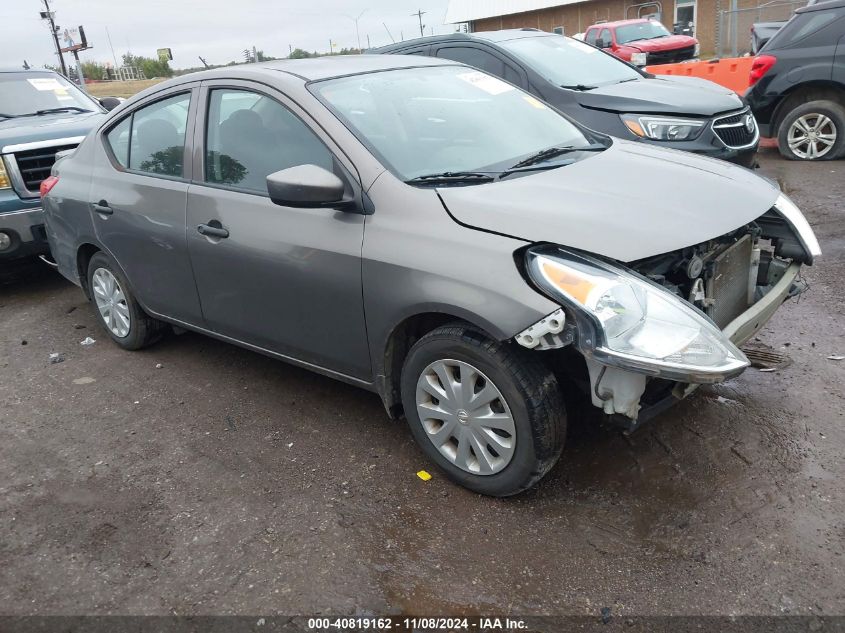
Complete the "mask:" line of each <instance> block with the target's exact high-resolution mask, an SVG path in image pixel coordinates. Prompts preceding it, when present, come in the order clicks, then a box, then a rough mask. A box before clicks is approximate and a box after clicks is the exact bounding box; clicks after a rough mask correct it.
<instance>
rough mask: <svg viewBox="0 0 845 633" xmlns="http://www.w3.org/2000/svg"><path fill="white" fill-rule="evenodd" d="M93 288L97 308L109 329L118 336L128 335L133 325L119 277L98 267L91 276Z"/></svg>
mask: <svg viewBox="0 0 845 633" xmlns="http://www.w3.org/2000/svg"><path fill="white" fill-rule="evenodd" d="M91 289H92V291H93V292H94V301H96V303H97V309H98V310H99V311H100V316H102V317H103V322H104V323H105V324H106V327H107V328H108V329H109V331H110V332H111V333H112V334H114V335H115V336H116V337H118V338H124V337H125V336H127V335H128V334H129V327H130V325H131V319H130V317H129V306H128V305H127V303H126V295H124V294H123V289H122V288H121V287H120V283H119V282H118V281H117V278H116V277H115V276H114V275H113V274H112V273H111V271H110V270H108V269H106V268H98V269H97V270H95V271H94V274H93V275H92V276H91Z"/></svg>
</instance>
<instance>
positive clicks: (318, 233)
mask: <svg viewBox="0 0 845 633" xmlns="http://www.w3.org/2000/svg"><path fill="white" fill-rule="evenodd" d="M200 98H201V100H202V103H203V107H202V108H200V110H199V112H200V114H199V115H198V118H197V126H196V130H195V133H194V138H195V143H196V145H197V148H198V149H197V152H195V165H194V178H193V184H192V185H191V187H190V190H189V192H188V222H187V227H188V250H189V253H190V257H191V262H192V265H193V269H194V277H195V279H196V287H197V290H198V292H199V296H200V302H201V304H202V312H203V316H204V319H205V322H206V327H207V328H208V329H210V330H211V331H213V332H216V333H218V334H222V335H224V336H226V337H230V338H233V339H235V340H238V341H241V342H244V343H248V344H250V345H254V346H256V347H259V348H261V349H265V350H270V351H272V352H275V353H277V354H281V355H284V356H286V357H289V358H293V359H297V360H300V361H304V362H306V363H309V364H312V365H317V366H319V367H322V368H326V369H329V370H332V371H334V372H339V373H341V374H344V375H347V376H353V377H355V378H359V379H365V380H370V379H371V371H370V357H369V352H368V347H367V337H366V329H365V326H364V308H363V300H362V295H361V290H362V289H361V244H362V240H363V234H364V216H363V215H360V214H358V213H353V212H344V211H339V210H336V209H331V208H321V209H301V208H293V207H284V206H279V205H277V204H274V203H273V202H272V201H271V200H270V198H269V196H268V194H267V188H266V176H267V175H269V174H271V173H273V172H276V171H278V170H281V169H285V168H288V167H293V166H296V165H302V164H316V165H318V166H320V167H323V168H325V169H328V170H332V171H334V172H335V173H337V174H338V175H339V176H341V178H343V179H344V180H345V181H346V182H347V183H348V184H349V185H350V186H351V187H352V188H353V190H354V189H355V188H356V187H357V182H356V181H357V177H353V175H352V174H353V173H354V168H353V167H352V166H351V164H350V163H349V162H348V160H347V159H346V157H345V156H343V155H342V154H341V153H340V151H339V149H338V148H337V147H336V146H334V144H333V143H332V141H331V139H329V138H328V137H327V136H326V135H325V133H324V132H323V131H322V130H319V131H315V128H316V126H313V127H312V125H311V124H309V123H306V122H305V121H306V120H309V121H310V119H308V117H307V116H306V115H305V113H304V112H303V111H302V110H301V109H300V108H298V106H296V105H295V104H293V103H292V102H291V101H290V100H288V99H287V98H286V97H284V96H283V95H281V94H280V93H277V92H275V91H273V90H271V89H269V88H267V87H263V86H259V85H257V84H253V83H251V82H246V81H213V82H204V84H203V88H202V91H201V97H200ZM317 129H318V128H317ZM358 195H359V196H360V195H361V194H360V191H358ZM201 226H202V227H205V228H202V229H200V228H199V227H201ZM207 227H211V228H212V229H215V230H214V231H212V232H216V233H218V235H217V236H215V235H209V234H208V233H209V232H208V230H207ZM200 231H203V232H204V233H205V234H202V233H200Z"/></svg>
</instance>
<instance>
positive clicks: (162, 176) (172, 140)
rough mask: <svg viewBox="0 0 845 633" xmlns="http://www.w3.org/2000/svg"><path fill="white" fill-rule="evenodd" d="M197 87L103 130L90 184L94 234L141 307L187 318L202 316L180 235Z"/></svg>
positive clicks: (149, 103) (154, 100)
mask: <svg viewBox="0 0 845 633" xmlns="http://www.w3.org/2000/svg"><path fill="white" fill-rule="evenodd" d="M198 90H199V83H198V82H196V83H193V84H185V85H180V86H178V87H174V88H172V89H170V90H167V91H164V92H161V93H158V94H156V95H155V96H151V97H150V98H149V99H147V100H146V101H144V102H142V103H141V104H139V106H138V107H136V108H133V109H132V110H131V111H130V112H129V113H127V114H126V115H125V116H123V117H121V118H119V119H118V120H117V121H116V122H115V123H113V124H110V125H109V126H108V127H107V128H104V130H103V131H102V132H101V133H100V139H99V140H100V141H101V143H100V145H99V147H98V148H97V150H96V158H95V160H94V170H93V177H92V180H91V187H90V190H89V201H90V208H91V215H92V217H93V220H94V227H95V231H96V234H97V237H98V238H99V240H100V243H101V244H102V245H103V246H104V247H105V249H106V250H107V251H108V252H109V253H110V254H111V255H112V256H113V257H114V259H116V260H117V263H118V264H119V265H120V266H121V268H123V271H124V272H125V273H126V276H127V278H128V280H129V283H130V284H131V285H132V288H133V290H134V292H135V295H136V296H137V297H138V299H139V300H140V302H141V303H142V305H143V306H144V307H145V308H146V309H148V310H150V311H152V312H155V313H157V314H159V315H166V316H168V317H171V318H175V319H178V320H181V321H186V322H189V323H197V322H199V321H200V320H201V318H202V314H201V312H200V304H199V297H198V296H197V292H196V288H195V286H194V279H193V273H192V271H191V264H190V260H189V257H188V248H187V241H186V238H185V212H186V209H187V202H188V185H189V178H187V177H186V174H189V173H190V169H191V146H190V145H191V144H190V140H191V138H192V135H193V130H192V128H191V126H190V122H192V121H193V116H192V114H193V110H194V108H195V102H196V98H195V97H196V94H197V91H198Z"/></svg>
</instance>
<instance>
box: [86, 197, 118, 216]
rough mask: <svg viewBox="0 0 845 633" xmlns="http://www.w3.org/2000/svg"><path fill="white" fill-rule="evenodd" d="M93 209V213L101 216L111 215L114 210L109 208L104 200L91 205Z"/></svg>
mask: <svg viewBox="0 0 845 633" xmlns="http://www.w3.org/2000/svg"><path fill="white" fill-rule="evenodd" d="M91 206H92V207H94V211H96V212H97V213H100V214H102V215H111V214H113V213H114V209H112V208H111V207H110V206H109V203H108V202H106V201H105V200H100V201H99V202H95V203H93V204H92V205H91Z"/></svg>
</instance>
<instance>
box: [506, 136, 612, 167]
mask: <svg viewBox="0 0 845 633" xmlns="http://www.w3.org/2000/svg"><path fill="white" fill-rule="evenodd" d="M605 149H607V148H606V147H605V146H604V145H600V144H598V143H593V144H591V145H584V146H582V147H575V146H574V145H561V146H558V147H547V148H546V149H542V150H540V151H539V152H537V153H536V154H532V155H531V156H529V157H527V158H523V159H522V160H521V161H519V162H518V163H516V164H515V165H511V166H510V167H509V168H508V169H507V170H505V173H506V174H507V173H509V172H511V171H513V170H515V169H519V168H520V167H529V166H531V165H536V164H537V163H542V162H544V161H547V160H549V159H550V158H554V157H556V156H561V155H563V154H571V153H573V152H600V151H602V150H605Z"/></svg>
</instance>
